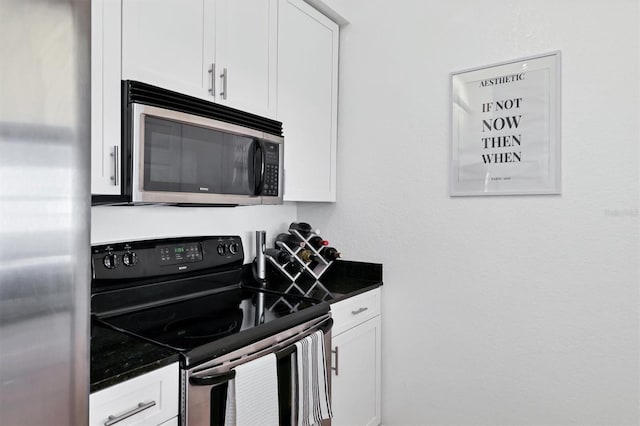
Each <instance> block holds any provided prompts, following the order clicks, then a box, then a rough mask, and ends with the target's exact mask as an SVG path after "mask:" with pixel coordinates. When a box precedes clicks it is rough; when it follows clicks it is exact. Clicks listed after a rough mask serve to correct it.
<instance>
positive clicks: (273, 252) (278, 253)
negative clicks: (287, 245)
mask: <svg viewBox="0 0 640 426" xmlns="http://www.w3.org/2000/svg"><path fill="white" fill-rule="evenodd" d="M264 254H266V255H267V256H270V257H272V258H273V260H275V261H276V262H278V263H279V264H281V265H284V264H286V263H291V262H295V260H296V259H295V257H294V256H292V255H291V254H289V253H287V252H286V251H284V250H281V249H276V248H269V249H266V250H265V251H264Z"/></svg>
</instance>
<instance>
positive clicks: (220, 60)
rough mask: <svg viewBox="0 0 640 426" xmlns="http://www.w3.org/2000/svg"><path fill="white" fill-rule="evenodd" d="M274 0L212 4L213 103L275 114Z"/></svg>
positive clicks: (275, 0)
mask: <svg viewBox="0 0 640 426" xmlns="http://www.w3.org/2000/svg"><path fill="white" fill-rule="evenodd" d="M277 22H278V2H277V0H216V12H215V28H216V31H215V64H216V74H217V80H218V87H216V89H217V94H216V101H217V102H220V103H224V104H226V105H229V106H231V107H234V108H238V109H241V110H245V111H249V112H252V113H254V114H258V115H262V116H266V117H273V118H275V114H276V82H277V79H276V72H277V69H278V67H277V48H278V41H277V36H278V29H277Z"/></svg>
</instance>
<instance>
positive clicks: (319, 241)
mask: <svg viewBox="0 0 640 426" xmlns="http://www.w3.org/2000/svg"><path fill="white" fill-rule="evenodd" d="M309 244H310V245H311V247H313V248H314V249H316V250H320V249H321V248H322V247H324V246H328V245H329V241H327V240H325V239H323V238H322V237H321V236H319V235H314V236H313V237H311V238H309Z"/></svg>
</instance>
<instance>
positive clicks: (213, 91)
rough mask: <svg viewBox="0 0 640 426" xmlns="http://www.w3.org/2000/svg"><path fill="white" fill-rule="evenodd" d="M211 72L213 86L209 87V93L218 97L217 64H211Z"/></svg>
mask: <svg viewBox="0 0 640 426" xmlns="http://www.w3.org/2000/svg"><path fill="white" fill-rule="evenodd" d="M209 74H211V77H210V78H211V87H209V93H211V96H213V97H214V98H215V97H216V64H211V68H209Z"/></svg>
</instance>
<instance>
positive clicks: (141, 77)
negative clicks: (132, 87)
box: [122, 0, 210, 97]
mask: <svg viewBox="0 0 640 426" xmlns="http://www.w3.org/2000/svg"><path fill="white" fill-rule="evenodd" d="M208 3H210V0H125V1H124V2H123V5H122V79H123V80H137V81H142V82H145V83H149V84H153V85H156V86H160V87H164V88H166V89H170V90H174V91H177V92H181V93H185V94H188V95H192V96H197V97H206V96H207V95H208V86H207V80H206V78H205V74H206V69H205V67H206V65H205V62H204V60H205V58H204V57H203V53H204V45H205V37H204V36H205V21H204V16H205V12H206V11H207V6H208Z"/></svg>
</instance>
